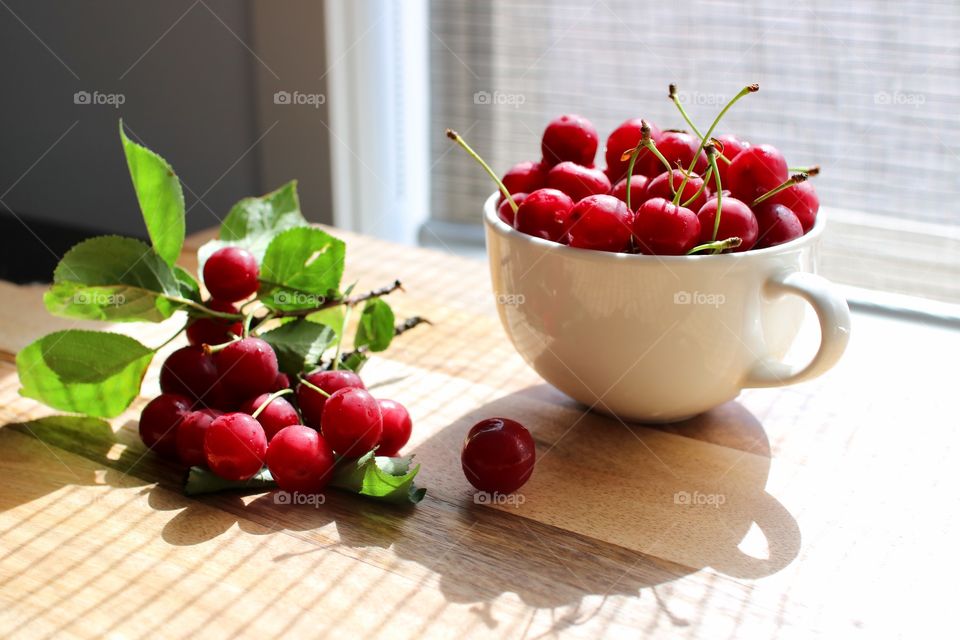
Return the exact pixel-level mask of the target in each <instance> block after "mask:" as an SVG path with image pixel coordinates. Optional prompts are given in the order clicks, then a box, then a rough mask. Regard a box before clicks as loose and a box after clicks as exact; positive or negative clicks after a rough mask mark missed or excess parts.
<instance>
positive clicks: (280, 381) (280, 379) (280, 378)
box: [270, 372, 293, 391]
mask: <svg viewBox="0 0 960 640" xmlns="http://www.w3.org/2000/svg"><path fill="white" fill-rule="evenodd" d="M292 388H293V387H291V386H290V376H288V375H287V374H285V373H282V372H281V373H278V374H277V379H276V380H275V381H274V383H273V388H272V389H270V390H271V391H280V390H281V389H292Z"/></svg>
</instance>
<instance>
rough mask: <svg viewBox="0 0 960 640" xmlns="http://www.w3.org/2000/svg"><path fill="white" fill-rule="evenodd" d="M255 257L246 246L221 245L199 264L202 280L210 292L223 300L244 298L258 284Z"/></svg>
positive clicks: (250, 293) (258, 269)
mask: <svg viewBox="0 0 960 640" xmlns="http://www.w3.org/2000/svg"><path fill="white" fill-rule="evenodd" d="M259 277H260V268H259V267H258V266H257V259H256V258H254V257H253V254H252V253H250V252H249V251H247V250H246V249H241V248H240V247H223V248H222V249H217V250H216V251H214V252H213V254H212V255H211V256H210V257H209V258H207V261H206V262H205V263H204V265H203V283H204V284H205V285H206V286H207V290H208V291H209V292H210V295H211V296H213V297H214V298H217V299H218V300H222V301H224V302H236V301H237V300H243V299H244V298H248V297H250V296H251V295H253V294H254V293H256V291H257V289H258V288H259V287H260V282H259V280H258V278H259Z"/></svg>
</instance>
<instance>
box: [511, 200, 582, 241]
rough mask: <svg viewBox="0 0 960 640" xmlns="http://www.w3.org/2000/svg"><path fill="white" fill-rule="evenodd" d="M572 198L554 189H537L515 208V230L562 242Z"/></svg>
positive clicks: (564, 236) (565, 233)
mask: <svg viewBox="0 0 960 640" xmlns="http://www.w3.org/2000/svg"><path fill="white" fill-rule="evenodd" d="M571 209H573V200H572V199H571V198H570V196H568V195H567V194H565V193H564V192H562V191H558V190H556V189H537V190H536V191H534V192H533V193H531V194H529V195H528V196H527V199H526V200H524V201H523V204H522V205H520V208H519V209H517V218H516V226H517V230H518V231H521V232H523V233H526V234H527V235H531V236H536V237H538V238H544V239H546V240H553V241H554V242H564V241H565V239H566V236H567V227H569V223H568V221H567V218H568V217H569V216H570V210H571Z"/></svg>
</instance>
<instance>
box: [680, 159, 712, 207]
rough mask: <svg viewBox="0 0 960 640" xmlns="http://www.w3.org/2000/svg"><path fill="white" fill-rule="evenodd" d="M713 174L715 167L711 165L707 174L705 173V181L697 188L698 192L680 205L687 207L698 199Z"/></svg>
mask: <svg viewBox="0 0 960 640" xmlns="http://www.w3.org/2000/svg"><path fill="white" fill-rule="evenodd" d="M712 175H713V167H710V168H708V169H707V172H706V173H705V174H703V182H702V184H701V185H700V188H699V189H697V192H696V193H695V194H693V195H692V196H691V197H690V199H689V200H687V201H686V202H684V203H683V204H682V205H680V206H681V207H686V206H687V205H689V204H690V203H692V202H693V201H694V200H696V199H697V198H699V197H700V194H701V193H703V190H704V189H706V188H707V183H708V182H709V181H710V177H711V176H712Z"/></svg>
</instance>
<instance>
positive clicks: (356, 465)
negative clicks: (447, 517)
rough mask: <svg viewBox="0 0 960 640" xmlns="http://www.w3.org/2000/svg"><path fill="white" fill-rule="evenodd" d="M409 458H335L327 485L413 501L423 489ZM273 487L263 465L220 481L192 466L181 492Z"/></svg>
mask: <svg viewBox="0 0 960 640" xmlns="http://www.w3.org/2000/svg"><path fill="white" fill-rule="evenodd" d="M411 458H412V456H407V457H404V458H386V457H383V456H380V457H374V452H373V451H370V452H368V453H367V454H366V455H364V456H362V457H360V458H358V459H356V460H343V459H341V460H338V461H337V466H336V467H335V469H334V474H333V478H332V479H331V480H330V486H331V487H334V488H337V489H342V490H344V491H349V492H351V493H356V494H359V495H362V496H367V497H368V498H373V499H374V500H379V501H382V502H391V503H394V504H416V503H418V502H420V501H421V500H423V497H424V495H426V493H427V490H426V489H424V488H418V487H417V486H416V484H414V481H413V480H414V478H415V477H416V475H417V473H419V471H420V465H417V466H416V467H414V468H413V470H411V469H410V466H411ZM276 487H277V485H276V482H274V480H273V476H271V475H270V471H269V470H268V469H267V468H263V469H261V470H260V472H259V473H258V474H257V475H255V476H254V477H253V478H251V479H250V480H242V481H235V480H224V479H223V478H220V477H218V476H217V475H216V474H214V473H213V472H212V471H209V470H207V469H201V468H200V467H192V468H191V469H190V473H189V474H188V475H187V481H186V484H185V486H184V490H183V492H184V493H185V494H186V495H188V496H195V495H200V494H204V493H216V492H218V491H232V490H239V491H243V492H245V493H259V492H262V491H267V490H270V489H275V488H276Z"/></svg>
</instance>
